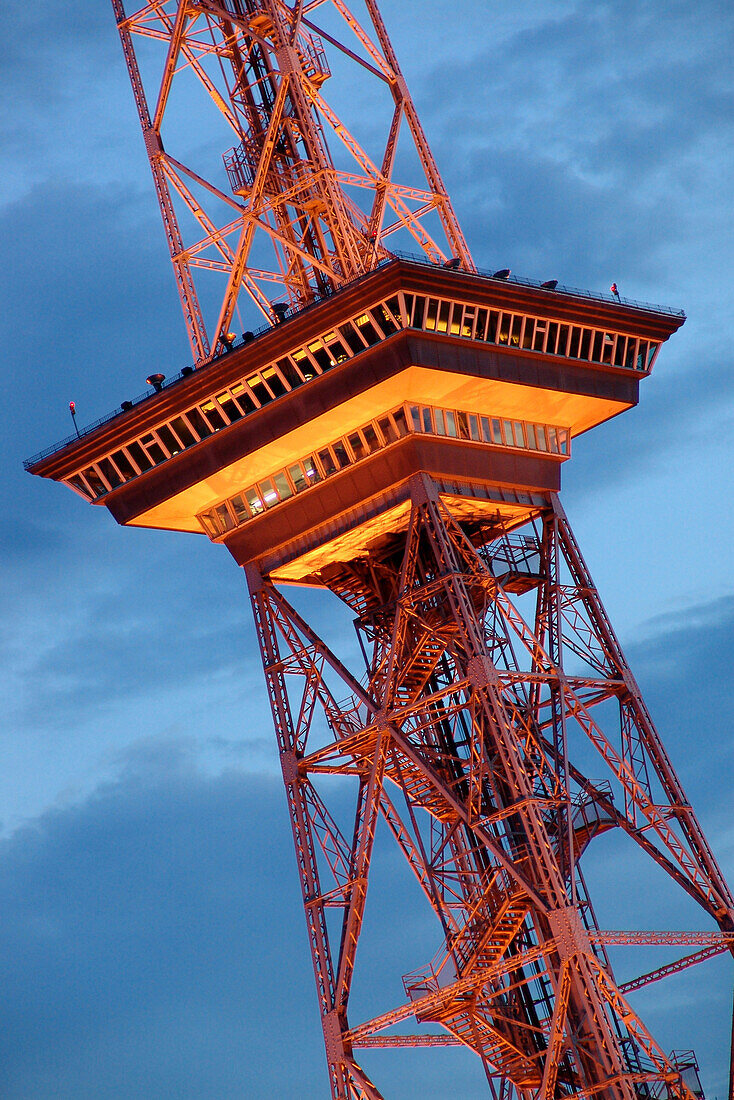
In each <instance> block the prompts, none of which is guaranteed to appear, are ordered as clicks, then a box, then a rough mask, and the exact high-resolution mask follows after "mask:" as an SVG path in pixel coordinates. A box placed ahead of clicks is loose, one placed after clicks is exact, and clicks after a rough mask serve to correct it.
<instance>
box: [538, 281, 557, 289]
mask: <svg viewBox="0 0 734 1100" xmlns="http://www.w3.org/2000/svg"><path fill="white" fill-rule="evenodd" d="M557 286H558V279H547V280H546V282H544V283H541V284H540V289H541V290H555V289H556V287H557Z"/></svg>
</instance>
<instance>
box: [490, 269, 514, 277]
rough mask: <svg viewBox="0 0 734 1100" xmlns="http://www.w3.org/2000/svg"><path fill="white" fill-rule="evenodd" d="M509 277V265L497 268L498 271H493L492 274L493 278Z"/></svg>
mask: <svg viewBox="0 0 734 1100" xmlns="http://www.w3.org/2000/svg"><path fill="white" fill-rule="evenodd" d="M509 277H510V269H509V267H501V268H500V269H499V271H495V273H494V275H493V276H492V278H493V279H509Z"/></svg>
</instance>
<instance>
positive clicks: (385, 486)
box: [26, 257, 685, 584]
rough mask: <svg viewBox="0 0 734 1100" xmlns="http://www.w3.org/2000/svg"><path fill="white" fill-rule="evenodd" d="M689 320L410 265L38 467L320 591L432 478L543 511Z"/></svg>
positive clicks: (449, 493)
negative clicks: (420, 482)
mask: <svg viewBox="0 0 734 1100" xmlns="http://www.w3.org/2000/svg"><path fill="white" fill-rule="evenodd" d="M684 319H685V318H684V315H683V314H682V313H680V312H676V311H671V310H664V309H660V308H658V307H653V306H646V305H641V304H637V303H628V302H624V301H622V302H620V301H617V300H614V299H609V298H606V297H601V296H599V297H593V296H591V295H583V294H582V293H581V292H575V291H567V290H563V289H560V288H552V289H549V288H544V287H542V286H539V285H537V284H531V283H523V282H520V281H518V280H508V279H502V278H497V277H492V276H488V275H475V274H467V273H465V272H462V271H454V270H449V269H447V268H445V267H437V266H435V265H431V264H426V263H421V262H416V261H413V260H406V259H402V258H397V257H396V258H395V259H392V260H390V261H389V262H387V263H384V264H382V265H380V266H379V267H378V268H376V269H375V270H374V271H372V272H370V273H369V274H368V275H366V276H363V277H362V278H361V279H358V280H356V281H355V282H353V283H351V284H348V285H347V286H345V287H343V288H342V289H341V290H340V291H339V292H338V293H336V294H333V295H331V296H329V297H327V298H323V299H321V300H320V301H318V302H316V303H315V304H313V305H311V306H309V307H308V308H306V309H304V310H301V311H299V312H298V313H296V314H294V315H293V316H288V317H286V318H285V320H284V321H283V322H282V323H280V324H277V325H274V326H273V327H271V328H268V329H266V330H265V331H263V332H262V333H260V334H259V335H257V336H253V334H251V333H249V334H245V335H246V339H243V342H242V343H239V344H236V345H234V346H233V348H232V349H231V350H230V351H229V352H227V353H226V354H224V355H221V356H219V357H218V358H217V359H214V360H212V361H211V362H209V363H207V364H206V365H205V366H203V367H200V368H199V369H198V370H196V371H193V370H192V369H191V368H188V371H184V372H182V374H181V375H180V376H179V377H178V378H176V379H175V380H172V381H171V382H169V383H168V384H166V385H165V386H164V387H163V388H161V389H160V392H156V393H152V394H146V395H144V397H143V398H141V399H139V400H137V401H135V402H126V403H125V406H124V407H123V409H122V410H121V411H120V412H118V413H117V414H115V415H113V416H111V417H110V418H108V419H106V420H104V421H102V422H99V423H98V424H97V425H94V426H92V428H91V429H89V430H87V431H85V432H83V433H82V434H81V436H80V437H79V438H77V437H73V438H71V439H70V440H67V441H65V442H64V443H63V444H61V445H60V446H59V447H57V448H55V449H53V450H51V451H49V452H45V453H43V454H42V455H39V456H36V457H35V458H33V459H31V460H29V461H28V462H27V463H26V468H27V469H28V470H29V471H30V472H31V473H34V474H38V475H40V476H42V477H48V478H51V479H53V480H55V481H61V482H63V483H65V484H67V485H69V486H70V488H72V489H73V490H74V491H75V492H77V493H78V494H79V495H80V496H82V497H83V498H84V499H85V500H88V501H90V502H92V503H95V504H104V505H105V506H106V507H107V508H109V510H110V512H111V513H112V515H113V516H114V517H115V519H116V520H117V521H118V522H119V523H122V524H129V525H134V526H142V527H154V528H162V529H168V530H179V531H192V532H199V533H205V534H206V535H208V536H209V538H211V539H212V540H214V541H219V542H223V543H224V544H225V545H226V546H227V547H228V549H229V550H230V551H231V553H232V554H233V556H234V557H235V559H236V560H237V561H238V562H239V563H240V564H244V563H246V562H248V561H251V560H256V561H257V562H258V564H259V566H260V568H261V569H262V570H263V571H264V572H269V573H271V574H272V575H273V577H274V579H279V580H283V581H294V582H306V583H312V584H319V583H323V581H322V580H321V578H320V574H321V571H322V570H323V569H325V568H327V567H328V566H329V565H331V564H333V563H334V562H338V561H349V560H352V559H353V558H356V557H360V556H362V555H364V554H366V553H367V552H368V551H369V550H370V549H371V548H373V547H374V545H375V544H376V542H377V541H379V540H384V539H385V538H386V537H389V535H390V533H391V532H394V531H398V530H400V529H401V528H402V527H403V526H404V525H405V524H406V523H407V517H408V514H409V510H410V499H409V498H410V494H409V485H408V483H409V480H410V478H411V477H412V476H413V475H414V474H416V473H419V472H425V473H428V474H430V475H431V477H433V479H434V480H435V481H436V482H437V484H438V486H439V491H440V492H441V493H442V494H443V495H444V496H445V497H446V498H450V500H451V506H452V509H453V510H454V512H455V513H456V514H457V515H458V516H459V517H460V518H462V519H463V520H465V521H466V522H467V523H468V524H469V525H470V526H471V525H472V524H476V525H479V526H483V527H485V528H486V526H487V525H490V524H492V523H497V522H499V523H501V524H502V525H503V526H504V527H505V528H506V529H509V528H511V527H512V526H513V525H514V524H515V523H521V522H524V521H525V520H526V519H527V518H528V516H529V515H530V514H532V513H533V511H534V510H536V509H537V508H540V507H543V506H544V504H545V503H546V502H547V497H548V494H549V493H551V492H554V491H557V490H558V489H559V488H560V466H561V464H562V463H563V462H564V461H565V460H566V459H567V458H568V457H569V456H570V452H571V444H572V440H573V438H574V437H575V436H577V435H579V434H580V433H582V432H585V431H588V430H589V429H590V428H593V427H595V426H596V425H598V424H601V423H603V422H604V421H606V420H609V419H610V418H611V417H613V416H616V415H617V414H619V413H620V412H623V411H624V410H626V409H628V408H630V407H632V406H633V405H635V404H636V403H637V400H638V390H639V382H640V379H641V378H643V377H645V376H646V375H647V374H649V373H650V371H651V370H652V367H653V364H654V362H655V358H656V356H657V353H658V350H659V348H660V345H661V344H662V342H663V341H665V340H666V339H667V338H668V336H670V335H671V334H672V333H673V332H675V331H676V329H677V328H678V327H679V326H680V325H681V324H682V323H683V321H684Z"/></svg>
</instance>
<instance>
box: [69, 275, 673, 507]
mask: <svg viewBox="0 0 734 1100" xmlns="http://www.w3.org/2000/svg"><path fill="white" fill-rule="evenodd" d="M406 327H414V328H419V329H422V330H424V331H427V332H439V333H446V334H447V335H451V336H460V337H465V338H467V339H471V340H482V341H484V342H488V343H495V344H498V345H506V346H511V347H518V348H522V349H526V350H529V351H536V352H544V353H546V354H554V355H563V356H567V357H570V358H580V359H588V360H591V361H596V362H600V363H610V364H614V365H617V366H623V367H625V366H626V367H631V368H635V369H639V370H643V369H646V368H649V367H650V366H651V365H652V360H653V357H654V355H655V353H656V350H657V345H656V344H654V343H652V342H650V341H647V340H641V339H638V338H637V337H632V336H625V335H623V334H621V333H615V332H606V331H602V330H596V329H590V328H582V327H580V326H578V325H568V324H564V323H561V322H560V321H551V320H547V319H544V318H537V317H529V316H526V315H523V314H519V313H507V312H505V311H502V310H491V309H486V308H484V307H480V306H477V305H473V304H468V303H465V302H452V301H448V300H444V299H438V298H430V297H426V296H423V295H419V294H406V293H404V292H400V293H398V294H396V295H394V296H393V297H391V298H388V299H386V300H385V301H383V302H378V303H377V304H376V305H372V306H369V307H367V308H365V309H363V311H362V312H361V313H359V314H358V315H356V316H354V317H352V318H351V319H349V320H347V321H345V322H343V323H340V324H339V325H335V326H334V328H333V329H331V330H330V331H329V332H326V333H323V334H321V335H320V336H318V337H315V338H314V339H313V340H310V341H309V342H308V343H307V344H304V345H303V346H302V347H300V348H296V349H294V350H293V351H292V352H291V353H290V354H288V355H284V356H283V357H282V358H280V359H278V360H276V361H275V362H273V363H270V364H269V365H268V366H266V367H264V368H263V369H262V370H259V371H257V372H255V373H252V374H249V375H247V376H245V377H243V378H240V379H238V380H237V381H235V382H233V383H232V384H231V385H230V386H229V387H227V389H224V390H222V392H221V393H217V394H214V395H213V396H212V397H210V398H208V399H207V400H205V401H203V402H201V403H200V404H198V405H195V406H194V407H192V408H190V409H187V410H186V412H184V413H181V414H180V415H178V416H176V417H174V418H173V419H172V420H170V421H168V423H165V424H161V425H160V426H159V427H157V428H156V429H155V430H153V431H150V432H147V433H146V434H145V435H143V436H140V437H139V438H138V439H136V440H133V441H132V442H130V443H128V444H126V446H124V447H121V448H119V449H118V450H116V451H114V452H112V453H111V454H109V455H107V456H106V457H105V458H102V459H100V460H99V461H97V462H95V463H94V464H92V465H90V466H89V467H87V468H86V469H84V470H82V471H81V472H79V473H77V474H75V475H74V476H73V477H71V478H69V479H68V484H69V485H71V486H72V488H74V489H76V490H77V492H79V493H81V494H82V496H84V497H86V498H87V499H90V500H95V499H97V498H99V497H101V496H103V495H104V494H105V493H107V492H109V491H110V490H111V489H116V488H117V487H118V486H119V485H122V484H123V483H124V482H127V481H130V480H131V479H132V478H135V477H138V476H139V475H140V474H142V473H145V471H146V470H150V469H152V467H154V466H157V465H158V464H159V463H161V462H165V461H166V459H168V458H170V457H171V456H173V455H176V454H178V453H179V452H180V451H183V450H185V449H186V448H187V447H191V446H193V445H194V444H195V443H198V442H199V441H200V440H202V439H205V438H206V437H207V436H210V435H211V434H212V433H213V432H217V431H219V430H220V429H222V428H225V427H227V426H228V425H229V424H233V423H235V422H236V421H237V420H240V419H241V418H242V417H244V416H247V414H248V413H251V412H254V411H256V410H257V409H259V408H262V407H263V406H264V405H266V404H268V403H269V402H270V401H273V400H275V399H276V398H277V397H280V396H282V395H283V394H284V393H287V392H289V391H291V390H294V389H296V388H297V387H298V386H302V385H303V384H304V383H305V382H308V381H310V380H311V379H312V378H314V377H315V376H316V375H318V374H323V373H324V372H325V371H328V370H330V369H331V368H332V367H334V366H335V365H336V364H337V363H342V362H344V361H345V360H346V359H351V358H352V357H353V356H355V355H358V354H359V353H360V352H361V351H364V350H365V348H368V347H372V346H373V345H375V344H377V343H379V342H380V341H382V340H386V339H387V338H388V337H389V336H391V335H392V334H393V333H395V332H397V331H398V329H401V328H406ZM446 434H450V431H449V430H448V428H447V432H446ZM491 442H497V441H496V440H492V441H491ZM529 445H531V446H533V444H532V443H531V444H529ZM538 449H551V447H550V445H549V446H548V447H547V448H541V447H540V445H539V447H538Z"/></svg>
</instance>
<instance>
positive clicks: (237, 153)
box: [112, 0, 474, 363]
mask: <svg viewBox="0 0 734 1100" xmlns="http://www.w3.org/2000/svg"><path fill="white" fill-rule="evenodd" d="M112 4H113V9H114V12H115V17H116V20H117V25H118V30H119V32H120V37H121V41H122V46H123V52H124V56H125V62H126V65H127V69H128V74H129V76H130V80H131V83H132V86H133V92H134V95H135V101H136V105H137V108H138V115H139V119H140V123H141V127H142V130H143V136H144V139H145V148H146V152H147V154H148V158H149V161H150V165H151V170H152V173H153V178H154V183H155V188H156V194H157V197H158V201H159V205H160V207H161V213H162V216H163V221H164V226H165V229H166V235H167V239H168V244H169V250H170V254H171V260H172V262H173V266H174V270H175V274H176V280H177V285H178V289H179V294H180V297H181V302H182V306H183V310H184V317H185V321H186V326H187V330H188V333H189V338H190V341H191V346H192V350H193V353H194V358H195V361H196V362H198V363H201V362H204V361H206V360H207V359H208V358H209V357H210V355H211V353H212V352H215V351H216V349H217V346H220V347H221V348H224V347H225V346H226V340H227V334H228V332H229V329H230V328H231V326H232V324H233V322H234V321H235V320H236V315H237V314H238V302H239V299H240V296H241V295H242V294H244V295H245V297H248V298H249V299H250V300H251V301H252V303H254V305H255V307H256V309H257V310H258V311H259V313H260V314H262V315H263V316H264V317H265V318H266V319H267V320H268V321H271V320H273V318H275V319H277V318H278V317H279V316H281V314H280V313H278V310H277V309H276V310H274V308H273V299H277V301H278V303H280V306H282V309H286V308H288V307H290V306H302V305H304V304H306V303H308V302H310V301H312V300H313V299H314V298H316V297H320V296H324V295H328V294H330V293H332V292H333V291H335V290H336V289H338V288H339V287H340V286H342V285H343V284H344V283H345V282H348V281H349V280H351V279H354V278H356V277H358V276H360V275H363V274H364V273H365V272H367V271H370V270H371V269H372V268H374V267H376V266H377V265H378V264H379V263H380V262H382V261H383V260H384V259H385V258H386V257H388V256H389V255H390V251H389V247H388V243H387V242H388V240H389V241H390V243H391V245H392V247H395V246H396V245H397V246H398V247H399V245H400V234H401V233H402V234H403V235H404V236H405V238H406V241H410V243H411V246H412V245H414V244H417V245H418V246H419V247H420V249H421V250H422V251H423V252H424V253H425V255H426V256H427V257H428V258H429V259H431V260H432V261H434V262H437V263H442V262H449V261H455V262H456V263H457V264H458V265H460V266H461V267H463V268H464V269H465V270H468V271H471V270H473V269H474V268H473V263H472V260H471V256H470V254H469V249H468V247H467V244H466V241H465V240H464V237H463V235H462V233H461V229H460V228H459V225H458V222H457V220H456V217H455V215H454V213H453V210H452V207H451V203H450V200H449V198H448V195H447V193H446V189H445V187H444V185H443V182H442V180H441V177H440V174H439V172H438V168H437V167H436V163H435V161H434V159H433V157H432V155H431V152H430V149H429V148H428V143H427V141H426V137H425V134H424V132H423V130H422V128H421V126H420V123H419V121H418V117H417V114H416V111H415V107H414V106H413V102H412V100H411V98H410V94H409V92H408V89H407V86H406V84H405V80H404V78H403V76H402V73H401V72H400V68H399V66H398V62H397V58H396V57H395V54H394V51H393V49H392V47H391V45H390V42H389V40H388V38H387V34H386V31H385V27H384V24H383V21H382V18H381V16H380V13H379V11H378V9H377V7H376V5H375V4H374V3H373V2H372V0H365V5H364V7H365V8H366V13H367V19H366V21H360V20H359V19H358V18H357V17H356V16H355V14H354V13H353V12H352V11H351V9H350V8H349V7H348V6H347V5H346V4H345V3H343V2H342V0H323V2H322V3H321V4H318V5H313V4H309V5H305V6H304V5H303V4H302V3H294V4H293V5H292V6H291V5H288V4H286V3H285V2H283V0H257V3H255V2H253V0H222V2H221V3H218V2H216V0H148V2H147V3H145V4H144V5H143V6H142V7H140V8H139V9H138V10H137V11H135V12H134V13H132V14H130V15H127V14H126V13H125V11H124V8H123V2H122V0H112ZM327 7H328V8H329V9H330V10H329V12H328V13H327V12H325V11H324V9H325V8H327ZM317 8H318V9H321V10H320V11H316V10H315V9H317ZM331 14H335V15H336V16H337V17H338V21H339V24H340V26H341V28H342V32H343V33H340V34H339V36H335V35H334V34H330V33H327V32H326V31H325V30H323V29H322V28H320V27H319V26H317V24H316V23H315V22H314V17H318V18H323V17H324V16H325V15H331ZM324 43H326V46H327V47H328V49H330V50H332V51H333V52H334V54H335V55H336V54H338V56H339V58H340V61H341V62H345V61H347V62H348V63H349V64H350V66H351V68H352V70H353V72H356V74H357V76H358V77H359V78H361V79H366V80H368V81H369V82H370V83H371V84H372V85H374V88H375V93H376V94H378V95H379V96H382V98H383V100H384V111H383V115H384V133H383V137H382V141H383V144H382V146H381V148H380V149H376V150H375V151H374V152H373V155H370V153H369V152H368V151H367V149H366V147H365V145H364V144H363V143H361V142H360V140H359V138H358V137H357V135H356V133H355V132H354V129H353V127H351V126H350V125H347V124H346V123H345V122H344V121H343V120H342V119H341V117H340V116H339V114H338V113H337V111H336V109H335V107H334V103H333V102H330V99H333V97H332V96H330V95H329V93H328V88H329V85H330V83H335V82H336V83H337V85H338V84H339V80H340V78H339V77H337V76H334V75H332V71H331V67H330V65H329V62H328V60H327V56H326V47H325V45H324ZM155 49H157V51H158V56H157V59H156V60H155V62H153V61H152V58H151V52H152V50H153V51H154V50H155ZM192 78H193V79H192ZM353 79H354V77H353ZM192 87H196V88H198V89H199V92H200V94H201V109H202V110H204V109H206V110H209V111H210V112H211V111H212V109H213V112H214V114H213V115H212V118H213V119H214V122H215V123H216V125H217V126H219V132H220V133H221V141H222V146H221V150H220V152H221V154H222V156H223V162H224V163H223V165H222V163H219V162H217V161H216V160H214V161H211V160H209V161H206V162H204V163H202V164H198V163H197V164H196V165H195V164H193V163H191V160H192V158H195V157H196V154H195V153H194V152H193V151H191V150H190V149H186V148H185V147H184V148H183V149H182V150H181V151H180V152H179V151H178V149H175V150H174V149H173V148H170V149H169V147H168V145H169V142H168V135H169V134H171V133H173V130H172V129H171V127H170V123H169V115H174V116H175V114H176V112H177V111H179V112H180V111H181V110H185V111H186V113H187V114H189V113H190V111H191V102H192V100H191V95H192V91H191V89H192ZM177 93H178V94H180V95H181V98H182V100H183V102H184V104H185V107H183V108H182V107H181V106H180V100H179V98H178V94H177ZM184 96H186V97H188V98H185V99H184V98H183V97H184ZM337 98H338V96H337ZM149 103H150V104H151V105H152V106H149ZM377 110H378V112H379V107H378V109H377ZM203 117H204V116H203V115H202V118H203ZM375 117H376V116H375V114H374V113H373V115H372V118H371V121H372V122H374V119H375ZM217 120H218V121H217ZM401 132H402V135H403V140H404V141H405V142H407V143H408V144H409V145H410V146H411V147H412V149H413V153H414V157H415V160H416V164H417V168H416V169H415V172H416V176H415V178H413V179H405V180H400V179H398V178H397V176H396V154H397V150H398V147H399V144H400V141H401ZM214 133H217V130H216V127H215V128H213V129H212V134H214ZM327 135H328V136H327ZM176 137H177V138H178V141H179V143H180V134H179V135H176ZM176 137H174V138H172V139H171V142H172V143H173V142H175V140H176ZM232 140H234V143H235V144H234V146H233V147H232V148H229V149H227V148H226V145H227V144H229V143H231V141H232ZM329 141H331V143H332V145H333V146H334V147H335V148H336V147H338V148H339V149H340V150H341V157H340V158H338V160H336V161H335V159H334V158H333V156H332V153H331V151H330V149H329V144H328V142H329ZM388 214H389V216H386V215H388ZM396 234H397V236H394V235H396ZM393 238H394V243H393ZM200 272H201V273H203V272H210V273H219V274H220V276H223V278H224V288H223V291H222V293H221V299H220V304H219V306H218V307H217V312H216V315H215V316H214V317H212V318H211V319H210V320H209V321H207V322H205V319H204V315H203V312H202V307H201V305H200V302H201V301H203V300H205V297H206V299H207V300H208V299H209V297H210V293H207V294H206V296H204V295H203V294H202V292H201V291H200V290H199V289H198V279H195V275H196V276H197V277H198V275H199V273H200ZM222 338H224V341H225V342H222Z"/></svg>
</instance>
